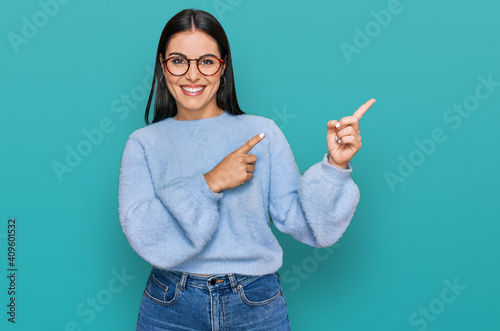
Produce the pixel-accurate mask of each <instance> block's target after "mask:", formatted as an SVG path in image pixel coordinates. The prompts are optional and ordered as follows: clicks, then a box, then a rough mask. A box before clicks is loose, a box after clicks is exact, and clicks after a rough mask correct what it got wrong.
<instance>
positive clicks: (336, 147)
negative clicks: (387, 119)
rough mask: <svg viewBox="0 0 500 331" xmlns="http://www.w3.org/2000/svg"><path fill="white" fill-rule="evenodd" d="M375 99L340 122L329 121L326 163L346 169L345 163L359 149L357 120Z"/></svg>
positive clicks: (359, 138)
mask: <svg viewBox="0 0 500 331" xmlns="http://www.w3.org/2000/svg"><path fill="white" fill-rule="evenodd" d="M374 102H375V99H370V100H368V101H367V102H365V104H363V105H362V106H361V107H359V108H358V110H356V111H355V112H354V114H353V115H352V116H346V117H343V118H342V119H340V121H338V122H337V121H335V120H334V121H330V122H328V124H327V130H326V143H327V146H328V151H329V156H328V162H330V164H333V165H336V166H338V167H340V168H344V169H346V168H347V162H349V160H350V159H352V157H353V156H354V154H356V153H357V152H358V151H359V150H360V149H361V135H360V133H361V132H360V131H359V123H358V122H359V120H360V119H361V117H363V115H364V114H365V112H366V111H367V110H368V108H370V107H371V106H372V105H373V103H374Z"/></svg>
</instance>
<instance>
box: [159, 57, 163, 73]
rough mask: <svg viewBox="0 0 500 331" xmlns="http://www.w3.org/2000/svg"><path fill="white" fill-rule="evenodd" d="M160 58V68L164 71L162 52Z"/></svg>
mask: <svg viewBox="0 0 500 331" xmlns="http://www.w3.org/2000/svg"><path fill="white" fill-rule="evenodd" d="M158 58H159V59H160V68H161V70H162V71H163V56H162V55H161V53H160V54H158Z"/></svg>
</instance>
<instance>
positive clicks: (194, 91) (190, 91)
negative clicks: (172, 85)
mask: <svg viewBox="0 0 500 331" xmlns="http://www.w3.org/2000/svg"><path fill="white" fill-rule="evenodd" d="M181 89H183V90H184V91H186V92H189V93H196V92H200V91H203V90H204V89H205V86H201V87H185V86H181Z"/></svg>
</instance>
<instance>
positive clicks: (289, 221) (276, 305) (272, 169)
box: [118, 9, 375, 331]
mask: <svg viewBox="0 0 500 331" xmlns="http://www.w3.org/2000/svg"><path fill="white" fill-rule="evenodd" d="M155 89H156V97H155V101H154V119H153V123H151V124H150V123H149V119H148V118H149V108H150V105H151V101H152V97H153V94H154V92H155ZM374 101H375V100H373V99H371V100H370V101H368V102H367V103H366V104H364V105H363V106H362V107H361V108H360V109H358V110H357V111H356V112H355V113H354V115H353V116H347V117H344V118H342V119H341V120H340V121H338V122H337V121H336V120H333V121H330V122H329V123H328V124H327V137H326V139H327V146H328V152H326V153H325V154H324V155H323V158H322V160H321V161H319V162H318V163H316V164H314V165H313V166H311V167H310V168H309V169H308V170H307V171H306V172H305V173H304V174H303V175H302V174H301V173H300V171H299V168H298V166H297V164H296V162H295V158H294V156H293V153H292V150H291V149H290V145H289V144H288V142H287V140H286V138H285V136H284V135H283V133H282V131H281V130H280V129H279V127H278V126H277V125H276V124H275V123H274V122H273V121H272V120H270V119H267V118H265V117H262V116H257V115H249V114H245V113H244V112H243V111H242V110H241V109H240V107H239V105H238V101H237V98H236V92H235V86H234V78H233V69H232V60H231V52H230V48H229V43H228V40H227V37H226V34H225V32H224V30H223V28H222V26H221V25H220V23H219V22H218V21H217V20H216V19H215V18H214V17H213V16H212V15H210V14H208V13H206V12H204V11H199V10H191V9H189V10H183V11H181V12H180V13H178V14H177V15H175V16H174V17H173V18H172V19H171V20H170V21H169V22H168V23H167V24H166V26H165V28H164V30H163V32H162V34H161V37H160V42H159V45H158V51H157V59H156V66H155V77H154V79H153V86H152V89H151V94H150V97H149V101H148V105H147V108H146V114H145V121H146V124H147V126H146V127H143V128H140V129H138V130H136V131H134V132H133V133H132V134H131V135H130V136H129V138H128V140H127V143H126V145H125V149H124V152H123V157H122V161H121V162H122V163H121V170H120V178H119V179H120V181H119V182H120V184H119V192H118V193H119V216H120V222H121V225H122V228H123V231H124V233H125V235H126V237H127V240H128V241H129V243H130V245H131V246H132V248H133V249H134V250H135V251H136V252H137V253H138V254H139V255H140V256H141V257H142V258H144V259H145V260H146V261H148V262H149V263H150V264H151V266H152V270H151V272H150V275H149V278H148V280H147V282H146V287H145V291H144V294H143V297H142V300H141V304H140V309H139V316H138V320H137V330H274V331H278V330H289V329H290V325H289V320H288V313H287V308H286V303H285V297H284V294H283V290H282V287H281V284H280V280H279V275H278V273H277V270H278V269H279V268H280V267H281V265H282V253H283V252H282V249H281V247H280V245H279V243H278V241H277V240H276V238H275V237H274V235H273V233H272V232H271V228H270V221H271V219H272V221H273V223H274V225H275V226H276V227H277V228H278V229H279V230H280V231H282V232H284V233H288V234H290V235H291V236H292V237H293V238H295V239H297V240H299V241H301V242H303V243H305V244H307V245H310V246H314V247H327V246H331V245H333V244H334V243H335V242H336V241H337V240H338V239H339V238H340V237H341V236H342V234H343V233H344V231H345V229H346V227H347V226H348V225H349V223H350V221H351V218H352V216H353V214H354V212H355V209H356V206H357V204H358V201H359V190H358V187H357V186H356V184H355V183H354V182H353V180H352V178H351V176H350V173H351V172H352V167H351V164H350V159H351V158H352V157H353V156H354V154H355V153H356V152H357V151H358V150H359V149H360V147H361V137H360V131H359V126H358V121H359V119H360V118H361V116H362V115H363V114H364V112H365V111H366V110H367V109H368V108H369V107H370V106H371V105H372V104H373V102H374Z"/></svg>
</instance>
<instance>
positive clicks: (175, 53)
mask: <svg viewBox="0 0 500 331" xmlns="http://www.w3.org/2000/svg"><path fill="white" fill-rule="evenodd" d="M172 55H179V56H184V57H185V58H187V56H186V55H184V54H182V53H178V52H172V53H170V54H168V56H172ZM203 56H215V57H218V56H217V55H215V54H212V53H208V54H203V55H200V57H203Z"/></svg>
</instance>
